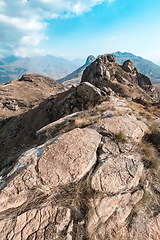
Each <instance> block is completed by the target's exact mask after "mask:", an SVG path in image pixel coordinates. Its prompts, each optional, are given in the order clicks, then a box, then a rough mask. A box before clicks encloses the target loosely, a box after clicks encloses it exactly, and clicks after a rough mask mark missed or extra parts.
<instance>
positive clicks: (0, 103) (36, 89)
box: [0, 74, 66, 120]
mask: <svg viewBox="0 0 160 240" xmlns="http://www.w3.org/2000/svg"><path fill="white" fill-rule="evenodd" d="M65 89H66V88H65V87H64V86H63V85H61V84H60V83H58V82H57V81H55V80H53V79H52V78H49V77H44V76H42V75H39V74H25V75H22V77H21V78H20V79H18V80H13V81H11V82H8V83H4V84H1V85H0V120H2V119H5V118H8V117H12V116H15V115H19V114H21V113H23V112H26V111H28V110H29V109H30V108H33V107H34V106H36V105H38V104H39V103H40V102H41V101H42V100H43V99H45V98H47V97H49V96H50V95H55V94H57V93H59V92H62V91H64V90H65Z"/></svg>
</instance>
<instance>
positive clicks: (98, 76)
mask: <svg viewBox="0 0 160 240" xmlns="http://www.w3.org/2000/svg"><path fill="white" fill-rule="evenodd" d="M113 63H114V56H113V55H111V54H109V55H103V56H101V57H99V58H98V59H96V60H95V61H94V62H93V63H92V64H91V65H89V66H88V67H87V68H86V69H85V70H84V73H83V75H82V82H90V83H92V84H93V85H95V86H96V87H99V88H101V87H102V85H103V81H109V80H110V78H111V73H110V71H112V70H113ZM113 71H114V70H113Z"/></svg>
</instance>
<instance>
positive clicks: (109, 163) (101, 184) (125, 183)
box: [91, 152, 144, 195]
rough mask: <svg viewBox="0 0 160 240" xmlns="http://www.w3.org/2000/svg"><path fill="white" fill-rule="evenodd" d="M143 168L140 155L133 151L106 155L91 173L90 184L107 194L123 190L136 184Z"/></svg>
mask: <svg viewBox="0 0 160 240" xmlns="http://www.w3.org/2000/svg"><path fill="white" fill-rule="evenodd" d="M143 168H144V167H143V163H142V162H141V156H140V155H139V154H138V153H135V152H134V153H132V154H131V153H130V154H118V155H115V156H114V157H113V156H111V157H108V158H106V159H105V162H104V163H103V164H102V166H101V167H99V168H98V170H97V171H96V172H95V174H94V175H93V177H92V181H91V186H92V188H93V189H94V190H97V191H102V192H105V193H107V194H108V195H113V194H118V193H122V192H125V191H127V190H129V189H131V188H134V187H136V186H137V185H138V183H139V180H140V178H141V176H142V174H143Z"/></svg>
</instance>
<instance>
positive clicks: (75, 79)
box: [58, 55, 95, 86]
mask: <svg viewBox="0 0 160 240" xmlns="http://www.w3.org/2000/svg"><path fill="white" fill-rule="evenodd" d="M94 60H95V57H94V56H93V55H90V56H88V57H87V60H86V62H85V64H84V65H83V66H82V67H80V68H78V69H77V70H75V71H74V72H72V73H70V74H69V75H67V76H66V77H64V78H61V79H58V82H60V83H64V85H65V86H72V85H73V84H75V85H76V84H78V83H80V81H81V77H82V74H83V71H84V69H85V68H86V67H88V66H89V65H90V64H91V63H92V62H93V61H94Z"/></svg>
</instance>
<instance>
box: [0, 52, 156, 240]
mask: <svg viewBox="0 0 160 240" xmlns="http://www.w3.org/2000/svg"><path fill="white" fill-rule="evenodd" d="M115 60H116V57H115V56H114V55H112V54H107V55H103V56H101V57H99V58H98V59H96V60H95V61H93V62H92V63H91V64H90V65H89V66H88V67H86V68H85V70H84V72H83V75H82V80H81V83H80V85H78V86H76V87H71V88H70V89H68V90H67V91H63V92H61V93H58V94H57V95H54V96H50V97H48V98H46V99H45V100H43V101H42V102H41V103H40V104H39V105H38V106H36V107H34V108H32V109H30V110H29V111H27V112H25V113H23V114H21V115H19V116H14V117H12V118H10V119H6V120H4V121H0V126H1V127H0V152H1V154H0V163H1V164H0V193H1V197H0V239H3V240H8V239H12V240H17V239H21V240H32V239H34V240H42V239H43V240H51V239H52V240H64V239H66V240H117V239H118V240H119V239H124V240H149V239H151V240H156V239H157V240H158V239H159V238H160V187H159V178H160V121H159V119H160V108H159V106H160V100H159V95H158V93H157V91H156V89H155V88H154V86H153V85H152V84H151V81H150V79H149V78H148V77H146V76H145V75H143V74H141V73H139V72H138V71H137V69H136V68H135V66H134V65H133V63H132V62H131V61H125V62H124V63H123V65H122V66H119V65H118V64H117V63H116V62H115ZM27 79H28V78H26V80H27ZM23 80H24V79H23V78H22V79H21V81H23ZM28 80H29V79H28Z"/></svg>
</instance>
